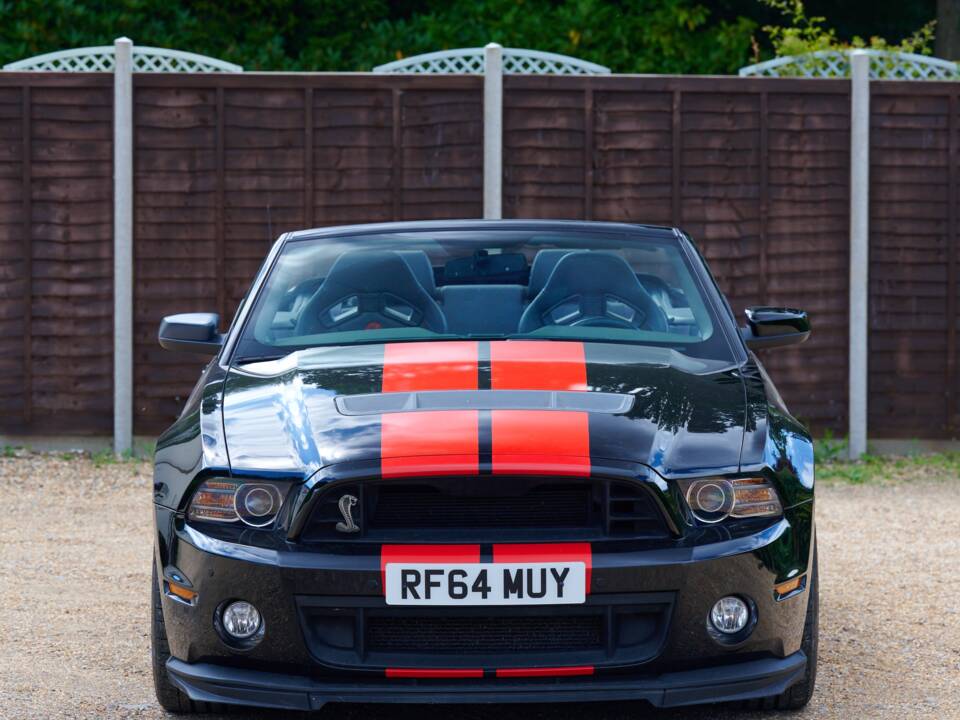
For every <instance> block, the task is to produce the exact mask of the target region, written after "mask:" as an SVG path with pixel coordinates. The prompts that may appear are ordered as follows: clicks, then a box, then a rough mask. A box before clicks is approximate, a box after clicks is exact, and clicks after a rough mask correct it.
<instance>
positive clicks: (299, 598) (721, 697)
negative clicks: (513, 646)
mask: <svg viewBox="0 0 960 720" xmlns="http://www.w3.org/2000/svg"><path fill="white" fill-rule="evenodd" d="M156 512H157V515H156V521H157V530H158V548H157V549H158V553H157V561H158V567H160V568H164V574H165V575H166V576H167V577H170V572H171V571H174V572H176V573H177V574H178V576H180V577H183V578H185V579H186V580H187V581H188V582H189V584H190V585H192V587H193V588H194V589H195V590H196V591H197V592H198V593H199V595H198V597H197V600H196V602H195V603H193V604H191V605H188V604H185V603H183V602H181V601H179V600H177V599H176V598H173V597H170V596H169V595H167V594H163V595H162V604H163V612H164V619H165V623H166V630H167V636H168V641H169V645H170V650H171V655H172V658H171V660H170V662H169V664H168V671H169V674H170V677H171V679H172V681H173V682H174V683H175V684H176V685H177V686H178V687H180V688H181V689H182V690H183V691H184V692H186V693H187V694H188V695H189V696H190V697H191V698H193V699H195V700H206V701H212V702H224V703H236V704H250V705H262V706H268V707H281V708H298V709H311V708H316V707H319V706H321V705H323V704H324V703H326V702H340V701H343V702H408V703H422V702H434V703H448V702H463V703H483V702H534V701H538V702H561V701H582V700H624V699H645V700H648V701H649V702H651V703H653V704H654V705H658V706H672V705H684V704H694V703H703V702H715V701H728V700H738V699H748V698H757V697H766V696H770V695H776V694H778V693H780V692H782V691H783V690H785V689H786V688H788V687H789V686H790V685H792V684H793V683H794V682H796V681H797V680H798V679H799V678H800V677H801V676H802V673H803V670H804V667H805V664H806V658H805V657H804V655H803V654H802V652H800V644H801V638H802V634H803V624H804V619H805V616H806V606H807V593H806V592H801V593H799V594H797V595H795V596H792V597H788V598H786V599H783V600H779V599H777V598H776V597H775V594H774V591H773V586H774V584H776V583H778V582H782V581H783V580H784V579H785V577H791V576H795V575H797V574H803V573H805V572H806V571H807V568H808V563H809V559H810V552H811V550H812V543H811V537H812V505H808V506H798V507H796V508H788V509H787V511H786V512H785V516H784V518H783V519H781V520H779V521H777V522H776V523H774V524H771V525H769V526H768V527H766V528H764V529H763V530H761V531H758V532H756V533H753V534H748V535H743V536H739V537H729V538H726V539H723V538H721V539H716V538H714V539H713V540H714V541H712V542H707V543H705V544H690V543H684V542H682V541H680V540H678V541H677V542H676V544H672V545H671V543H661V544H660V545H659V546H658V547H643V546H640V545H637V544H636V543H603V544H601V543H596V544H595V545H594V549H593V570H592V576H593V580H592V583H591V585H592V593H591V595H590V597H589V598H588V602H587V605H586V606H585V607H584V610H585V611H586V610H589V608H590V606H593V605H603V606H608V605H609V606H611V607H613V606H615V605H616V603H618V602H619V603H627V604H637V603H640V604H642V603H644V602H649V603H661V604H663V605H664V606H666V607H667V610H665V611H664V616H663V617H664V618H665V620H664V625H663V632H662V634H661V635H659V636H657V638H656V639H655V640H653V639H652V640H650V643H651V645H650V648H651V649H650V653H649V654H648V655H645V656H643V657H640V656H639V655H634V656H630V655H629V653H627V654H624V653H622V652H619V650H618V648H617V647H614V646H608V649H607V650H606V651H604V652H606V653H607V655H606V656H605V658H601V659H600V660H599V661H595V660H594V659H592V658H587V657H582V658H578V657H576V656H574V655H567V656H562V659H560V660H559V662H558V661H557V656H553V657H550V656H547V655H540V654H537V653H528V654H527V655H526V656H522V657H521V656H519V655H511V653H509V652H503V653H501V657H499V658H497V661H496V662H494V661H492V660H490V661H488V660H489V658H484V659H481V658H477V657H475V658H473V660H474V662H470V661H469V660H470V658H466V659H465V658H464V657H462V656H459V655H457V654H452V655H450V656H448V658H447V660H446V662H444V661H443V660H442V658H438V657H436V656H433V657H425V656H422V655H421V656H413V655H409V656H403V657H395V658H390V659H389V660H387V659H386V658H385V657H384V656H382V655H381V656H380V657H377V655H376V653H372V652H369V648H368V649H367V650H366V651H361V652H358V653H355V654H351V653H354V649H353V648H352V647H351V646H350V643H345V644H344V645H343V646H342V647H345V648H347V650H345V651H344V652H343V653H341V654H340V655H335V654H331V653H326V654H324V653H323V652H321V651H320V650H321V649H320V648H319V647H318V643H317V642H316V635H317V633H316V632H313V633H311V630H310V627H309V626H308V624H306V621H305V617H307V616H306V615H305V608H311V607H312V608H315V609H316V608H320V609H319V610H317V611H316V612H317V614H318V615H330V614H331V613H333V612H335V613H358V614H360V615H361V616H362V615H363V613H370V614H377V613H382V612H383V611H384V610H390V608H387V607H386V606H385V602H384V600H383V588H382V585H381V575H380V557H379V555H376V556H373V555H367V554H356V553H351V552H349V551H346V550H344V548H342V547H340V548H338V547H337V546H329V547H326V548H325V549H323V550H319V551H313V552H308V551H306V550H305V549H304V548H302V547H296V546H286V547H280V548H277V549H270V550H268V549H263V548H255V547H251V546H245V545H236V544H231V543H225V542H222V541H219V540H215V539H213V538H210V537H208V536H206V535H203V534H202V533H199V532H197V531H196V530H195V529H193V528H191V527H189V526H188V525H186V524H184V522H183V519H182V517H179V516H177V515H176V514H175V513H174V512H173V511H170V510H168V509H166V508H163V507H161V506H156ZM161 589H162V588H161ZM730 594H736V595H741V596H745V597H748V598H749V599H750V600H752V601H753V603H754V604H755V610H756V614H757V622H756V624H755V626H754V628H753V631H752V632H751V633H750V635H749V636H748V637H746V638H745V639H743V640H742V641H740V642H737V643H736V644H733V645H722V644H720V643H718V642H717V641H715V640H714V639H713V638H711V637H710V635H709V633H708V632H707V630H706V626H705V620H706V617H707V614H708V612H709V609H710V607H711V606H712V605H713V603H714V602H715V601H716V600H717V599H718V598H719V597H721V596H723V595H730ZM232 599H244V600H247V601H249V602H252V603H253V604H254V605H256V606H257V607H258V608H259V609H260V610H261V613H262V615H263V617H264V621H265V626H266V633H265V635H264V638H263V640H262V642H260V643H259V644H258V645H256V646H255V647H253V648H251V649H239V648H232V647H230V646H228V645H227V644H226V643H224V641H223V640H222V639H221V638H220V636H219V635H218V633H217V631H216V630H215V628H214V622H213V619H214V617H215V614H216V612H217V608H218V607H221V606H222V605H223V603H225V602H226V601H228V600H232ZM567 607H572V606H567ZM577 607H581V606H577ZM431 612H432V611H431ZM436 613H437V615H443V614H444V613H445V609H444V608H437V609H436ZM360 627H362V622H361V623H360V624H359V625H358V628H360ZM361 636H362V632H360V631H358V633H357V636H356V637H358V638H359V637H361ZM652 637H653V636H652V635H651V638H652ZM614 645H616V644H615V643H614ZM610 647H612V649H610ZM634 647H639V646H636V645H634ZM338 652H339V651H338ZM440 662H444V664H439V663H440ZM561 665H565V666H579V665H590V666H592V669H591V672H592V673H593V674H592V675H591V676H590V677H552V678H545V677H524V678H522V679H518V678H508V677H495V671H496V670H499V669H501V668H510V667H515V668H528V669H529V668H555V667H558V666H561ZM442 667H454V668H456V667H470V668H483V674H482V677H477V678H471V679H465V680H452V679H440V680H438V679H425V678H421V679H416V680H413V679H408V678H399V677H385V676H384V675H385V668H386V669H389V668H442ZM388 674H389V673H388Z"/></svg>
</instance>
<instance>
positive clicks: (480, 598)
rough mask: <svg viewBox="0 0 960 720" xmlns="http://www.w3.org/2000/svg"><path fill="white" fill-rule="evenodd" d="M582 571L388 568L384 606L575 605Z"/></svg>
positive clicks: (581, 594)
mask: <svg viewBox="0 0 960 720" xmlns="http://www.w3.org/2000/svg"><path fill="white" fill-rule="evenodd" d="M585 578H586V565H585V564H584V563H582V562H554V563H461V564H447V563H426V564H425V563H387V567H386V584H387V587H386V591H387V592H386V595H387V605H579V604H582V603H583V602H584V599H585V592H586V580H585Z"/></svg>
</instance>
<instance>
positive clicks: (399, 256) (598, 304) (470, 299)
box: [267, 248, 702, 341]
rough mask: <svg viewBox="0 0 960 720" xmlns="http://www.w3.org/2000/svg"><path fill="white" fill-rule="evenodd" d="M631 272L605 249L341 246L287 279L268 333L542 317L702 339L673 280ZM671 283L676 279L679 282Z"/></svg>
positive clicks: (460, 326) (436, 328) (487, 331)
mask: <svg viewBox="0 0 960 720" xmlns="http://www.w3.org/2000/svg"><path fill="white" fill-rule="evenodd" d="M658 267H659V268H660V269H661V270H662V271H663V272H661V274H654V273H637V272H635V271H634V269H633V268H632V267H631V265H630V263H628V261H627V260H626V259H625V258H624V256H623V255H622V254H621V253H619V252H616V251H611V250H577V249H554V248H549V249H541V250H539V251H538V252H536V253H535V254H534V256H533V259H532V261H529V262H528V259H527V257H526V256H525V255H524V254H523V253H510V252H499V251H489V250H484V249H480V250H476V251H474V252H473V254H472V255H470V256H467V257H454V258H450V259H448V260H446V262H444V263H443V264H440V265H434V264H433V263H432V262H431V259H430V257H429V256H428V254H427V253H426V252H425V251H423V250H348V251H346V252H343V253H342V254H341V255H339V257H337V259H336V260H335V261H334V262H333V264H332V265H331V266H330V267H329V269H328V270H327V272H326V276H325V277H307V278H306V279H302V280H299V281H298V282H296V283H294V284H292V285H288V286H287V287H288V290H287V291H286V292H285V293H283V295H282V297H281V298H279V299H278V301H277V305H276V307H275V308H268V309H267V310H268V312H267V315H268V316H272V318H273V319H272V322H271V324H270V327H269V336H270V339H272V340H274V341H277V340H281V339H282V338H285V337H300V336H310V335H315V334H319V333H330V332H346V331H357V330H371V329H381V328H422V329H425V330H428V331H431V332H435V333H441V334H453V335H458V336H511V335H516V334H527V333H532V332H536V331H537V330H538V329H539V328H543V327H547V326H551V327H557V326H561V327H563V326H567V327H599V328H622V329H634V330H646V331H651V332H657V333H670V334H673V335H683V336H693V337H695V338H697V339H702V338H701V337H700V336H701V334H702V328H701V327H700V326H699V325H698V323H697V322H696V320H695V317H694V312H693V310H692V309H691V307H690V303H689V302H688V300H687V294H686V293H685V292H684V290H683V289H682V288H681V287H677V286H676V285H675V284H672V283H671V282H668V280H667V279H665V278H664V277H663V275H667V276H669V275H670V272H669V270H670V268H669V267H667V266H666V264H663V265H661V266H658ZM678 284H679V283H678Z"/></svg>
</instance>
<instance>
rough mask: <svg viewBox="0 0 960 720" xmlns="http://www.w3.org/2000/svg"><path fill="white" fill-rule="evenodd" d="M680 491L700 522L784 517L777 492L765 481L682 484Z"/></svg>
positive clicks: (722, 479) (705, 481)
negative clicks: (733, 518) (729, 518)
mask: <svg viewBox="0 0 960 720" xmlns="http://www.w3.org/2000/svg"><path fill="white" fill-rule="evenodd" d="M680 487H681V489H682V490H683V497H684V499H685V500H686V501H687V505H688V506H689V507H690V510H691V512H693V514H694V516H695V517H696V518H697V519H698V520H700V521H701V522H705V523H715V522H720V521H721V520H724V519H725V518H728V517H735V518H745V517H768V516H774V515H780V514H782V513H783V507H782V506H781V505H780V498H779V496H778V495H777V491H776V488H774V487H773V485H771V484H770V482H769V481H768V480H766V479H765V478H729V479H728V478H705V479H702V480H682V481H680Z"/></svg>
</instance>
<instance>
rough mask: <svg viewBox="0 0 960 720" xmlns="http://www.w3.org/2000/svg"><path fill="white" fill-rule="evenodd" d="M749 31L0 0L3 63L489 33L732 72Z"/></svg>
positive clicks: (298, 62) (618, 57) (628, 19)
mask: <svg viewBox="0 0 960 720" xmlns="http://www.w3.org/2000/svg"><path fill="white" fill-rule="evenodd" d="M756 30H757V23H756V22H754V21H753V20H750V19H747V18H744V17H734V18H733V19H718V18H717V17H714V16H711V13H710V11H709V10H708V9H707V8H706V3H704V4H701V3H697V2H695V0H633V1H630V0H621V1H619V2H617V1H616V0H612V1H611V0H554V1H550V0H453V1H447V2H442V1H438V0H421V1H419V2H417V1H416V0H406V1H405V2H403V1H402V2H399V3H398V2H386V0H326V1H323V0H312V1H311V0H300V1H297V0H234V1H233V2H224V1H223V0H220V1H217V0H199V1H196V2H186V1H185V0H116V1H114V2H109V1H102V0H101V1H96V2H93V1H87V2H84V1H83V0H5V1H4V0H0V63H6V62H11V61H13V60H19V59H22V58H26V57H30V56H32V55H37V54H39V53H44V52H51V51H54V50H63V49H67V48H73V47H82V46H87V45H106V44H110V43H112V42H113V39H114V38H116V37H119V36H121V35H127V36H129V37H130V38H132V39H133V40H134V42H136V43H138V44H141V45H154V46H158V47H169V48H176V49H179V50H189V51H192V52H198V53H202V54H204V55H210V56H213V57H216V58H220V59H223V60H228V61H230V62H235V63H239V64H240V65H243V66H244V68H245V69H247V70H301V71H309V70H369V69H370V68H371V67H373V66H374V65H378V64H380V63H384V62H389V61H391V60H395V59H397V58H399V57H408V56H410V55H415V54H418V53H422V52H430V51H433V50H439V49H444V48H455V47H471V46H478V45H484V44H486V43H487V42H490V41H496V42H499V43H501V44H503V45H505V46H510V47H526V48H534V49H538V50H547V51H552V52H559V53H564V54H567V55H573V56H575V57H579V58H583V59H584V60H590V61H593V62H597V63H600V64H602V65H607V66H608V67H610V68H612V69H613V70H614V72H630V73H633V72H635V73H733V72H736V70H737V68H739V67H740V66H741V65H744V64H746V63H748V62H749V61H750V53H751V36H752V35H753V34H754V33H755V32H756Z"/></svg>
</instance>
